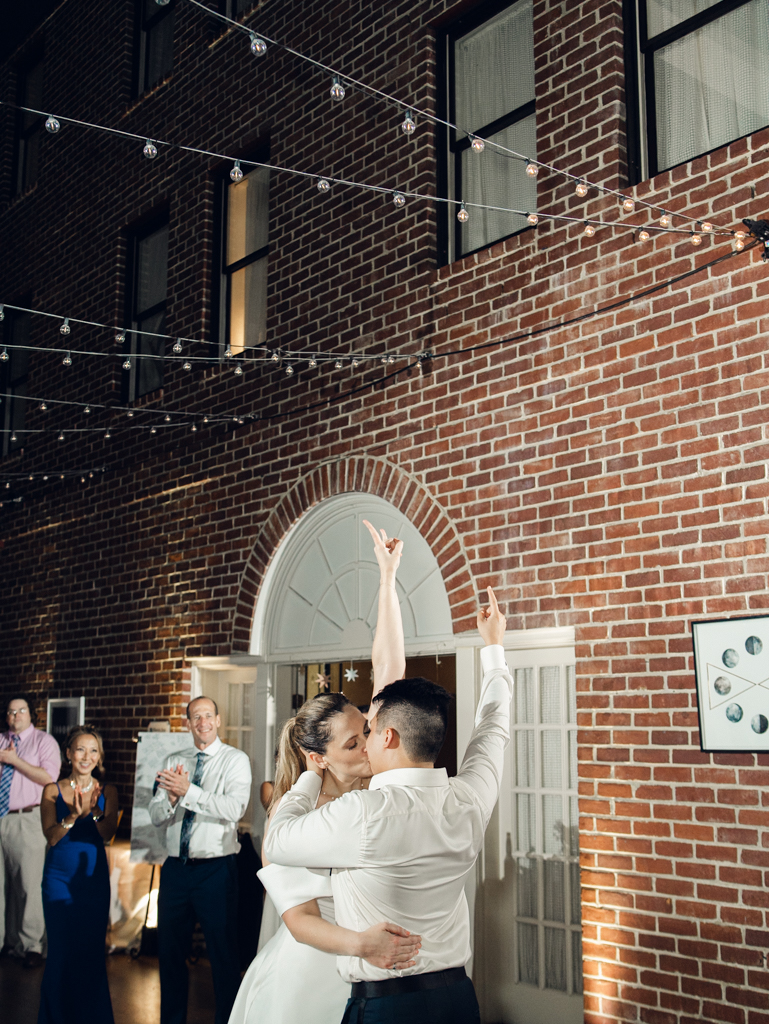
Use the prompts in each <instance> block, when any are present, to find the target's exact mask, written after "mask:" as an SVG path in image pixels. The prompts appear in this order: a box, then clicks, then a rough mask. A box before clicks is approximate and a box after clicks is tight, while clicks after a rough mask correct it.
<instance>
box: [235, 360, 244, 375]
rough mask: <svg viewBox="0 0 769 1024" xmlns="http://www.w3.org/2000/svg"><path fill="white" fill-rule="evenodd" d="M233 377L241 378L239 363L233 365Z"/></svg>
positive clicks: (241, 371) (241, 370)
mask: <svg viewBox="0 0 769 1024" xmlns="http://www.w3.org/2000/svg"><path fill="white" fill-rule="evenodd" d="M235 376H236V377H242V376H243V367H242V366H241V365H240V363H235Z"/></svg>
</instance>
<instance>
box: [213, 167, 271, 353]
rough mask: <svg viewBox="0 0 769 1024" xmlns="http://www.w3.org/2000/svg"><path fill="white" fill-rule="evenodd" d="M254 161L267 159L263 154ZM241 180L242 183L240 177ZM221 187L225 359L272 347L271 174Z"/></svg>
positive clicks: (264, 171)
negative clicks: (269, 334)
mask: <svg viewBox="0 0 769 1024" xmlns="http://www.w3.org/2000/svg"><path fill="white" fill-rule="evenodd" d="M254 159H260V160H264V159H267V154H266V153H265V152H264V151H262V152H261V153H260V154H259V156H258V157H257V156H254ZM239 174H242V177H239ZM234 177H235V178H236V179H238V180H233V178H232V176H231V175H230V174H227V175H225V176H224V177H223V178H222V179H221V184H220V193H219V195H220V200H221V202H220V209H221V216H220V223H221V235H220V252H221V260H220V266H219V272H218V275H217V277H218V281H217V282H215V283H216V284H218V290H219V296H220V301H219V331H218V349H219V353H218V354H219V357H220V358H221V357H222V356H223V355H225V353H226V352H227V351H228V350H229V353H230V355H232V356H238V355H241V354H242V353H243V352H244V351H245V350H246V349H249V348H254V347H256V346H259V345H264V344H266V341H267V257H268V254H269V251H270V247H269V226H270V224H269V220H270V217H269V192H270V172H269V168H267V167H257V168H255V169H254V170H249V169H248V167H247V166H246V167H244V168H243V169H242V171H240V169H239V168H238V172H237V173H235V175H234Z"/></svg>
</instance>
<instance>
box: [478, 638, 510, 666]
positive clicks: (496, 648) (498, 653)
mask: <svg viewBox="0 0 769 1024" xmlns="http://www.w3.org/2000/svg"><path fill="white" fill-rule="evenodd" d="M481 666H482V667H483V671H484V672H491V670H492V669H495V668H504V669H506V668H507V662H506V661H505V649H504V647H503V646H502V645H501V644H489V645H488V647H482V648H481Z"/></svg>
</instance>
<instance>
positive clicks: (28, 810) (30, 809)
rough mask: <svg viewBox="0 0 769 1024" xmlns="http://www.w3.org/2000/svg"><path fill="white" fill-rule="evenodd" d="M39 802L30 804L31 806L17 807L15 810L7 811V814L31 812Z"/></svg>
mask: <svg viewBox="0 0 769 1024" xmlns="http://www.w3.org/2000/svg"><path fill="white" fill-rule="evenodd" d="M39 806H40V804H32V806H31V807H19V808H17V809H16V810H15V811H8V813H9V814H31V813H32V811H34V810H35V808H37V807H39Z"/></svg>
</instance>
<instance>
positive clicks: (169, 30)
mask: <svg viewBox="0 0 769 1024" xmlns="http://www.w3.org/2000/svg"><path fill="white" fill-rule="evenodd" d="M153 4H154V0H153ZM155 9H156V10H157V5H155ZM145 46H146V53H145V58H144V60H145V67H146V72H145V82H144V87H145V89H151V88H152V86H153V85H155V84H156V83H157V82H159V81H160V80H161V79H162V78H165V76H166V75H167V74H169V73H170V72H171V70H172V69H173V66H174V14H173V11H169V12H168V14H167V15H166V16H165V17H164V18H161V19H160V21H158V22H157V23H156V24H155V25H153V26H152V28H151V29H148V30H147V32H146V33H145Z"/></svg>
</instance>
